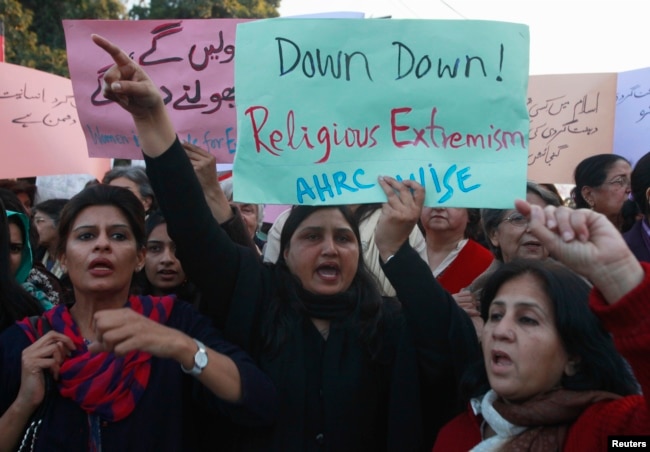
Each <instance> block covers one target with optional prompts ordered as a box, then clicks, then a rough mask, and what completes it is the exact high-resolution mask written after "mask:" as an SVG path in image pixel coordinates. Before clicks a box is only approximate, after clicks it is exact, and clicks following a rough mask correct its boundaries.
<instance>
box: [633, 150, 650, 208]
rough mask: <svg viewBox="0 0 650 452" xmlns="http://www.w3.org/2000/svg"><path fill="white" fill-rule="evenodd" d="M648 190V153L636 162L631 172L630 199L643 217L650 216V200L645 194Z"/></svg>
mask: <svg viewBox="0 0 650 452" xmlns="http://www.w3.org/2000/svg"><path fill="white" fill-rule="evenodd" d="M648 188H650V152H648V153H647V154H645V155H644V156H643V157H641V158H640V159H639V161H638V162H636V165H634V169H633V170H632V197H633V199H634V201H635V202H636V203H637V205H638V206H639V209H640V210H641V213H642V214H643V215H644V216H648V214H650V206H649V204H650V200H648V197H647V196H646V192H647V191H648Z"/></svg>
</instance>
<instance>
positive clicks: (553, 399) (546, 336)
mask: <svg viewBox="0 0 650 452" xmlns="http://www.w3.org/2000/svg"><path fill="white" fill-rule="evenodd" d="M517 209H518V210H519V212H520V213H521V214H523V215H525V216H526V217H527V219H528V222H529V223H528V226H527V227H528V228H529V229H530V232H531V233H532V234H533V235H535V236H536V237H537V239H538V240H539V241H540V242H541V243H542V244H543V245H544V246H545V247H546V248H547V249H548V251H549V252H550V253H551V255H553V256H554V257H555V258H556V259H557V260H558V261H560V262H562V264H564V265H561V264H558V263H557V262H552V261H550V260H544V261H542V260H531V259H527V260H526V259H522V260H513V261H512V262H509V263H506V264H504V265H503V266H502V267H500V268H499V269H498V270H497V271H495V272H494V274H493V275H491V277H490V279H489V280H488V281H487V283H486V285H485V288H484V290H483V296H482V298H481V303H482V306H481V308H482V317H483V319H484V320H485V327H484V329H483V334H482V341H481V346H482V348H483V359H482V360H481V361H480V362H477V365H476V368H475V369H474V371H473V372H468V373H467V375H466V378H465V380H464V383H465V384H464V386H465V389H466V395H467V396H468V398H469V399H470V400H469V403H468V409H467V411H466V412H465V413H464V414H461V415H459V416H458V417H456V418H455V419H453V420H452V421H451V422H449V423H448V424H447V425H446V426H445V427H443V429H442V430H441V431H440V434H439V435H438V438H437V442H436V444H435V446H434V449H433V450H434V452H438V451H441V452H442V451H444V452H448V451H467V450H472V451H496V450H499V451H515V450H529V451H551V450H552V451H559V450H567V451H583V450H589V451H592V450H593V451H596V450H598V451H604V450H610V449H611V444H612V439H613V438H612V437H613V436H617V435H621V436H622V437H619V438H618V439H619V440H621V441H626V440H627V441H629V440H630V439H632V438H631V437H633V436H637V435H649V434H650V412H649V409H648V407H649V404H648V401H649V395H650V365H648V359H647V357H648V352H649V351H650V322H649V321H648V319H649V318H650V305H648V294H649V293H650V265H649V264H647V263H639V262H638V261H637V259H636V258H635V257H634V255H633V254H632V252H631V251H630V250H629V249H628V247H627V246H626V244H625V242H624V241H623V238H622V237H621V234H620V232H619V231H618V230H617V229H616V227H615V226H614V224H613V223H611V222H610V221H609V220H608V219H607V217H605V216H604V215H602V214H599V213H597V212H594V211H592V210H587V209H578V210H573V209H569V208H566V207H554V206H547V207H545V208H544V210H542V208H541V207H539V206H534V205H530V204H528V203H526V202H524V201H518V204H517ZM567 267H568V268H567ZM569 269H574V270H575V271H576V272H579V273H581V274H582V275H583V276H584V277H585V278H586V279H587V280H588V281H590V282H591V283H592V284H593V286H594V288H593V289H591V292H590V288H589V286H588V284H587V283H586V282H585V281H584V280H583V278H581V277H580V276H578V275H577V274H576V273H573V272H572V271H571V270H569ZM590 308H591V310H590ZM612 338H613V339H612ZM617 350H618V351H617ZM624 359H626V360H627V363H626V362H625V360H624ZM628 364H629V365H628ZM630 367H631V368H632V370H633V371H634V373H635V376H636V379H637V381H638V385H640V387H641V391H639V387H638V385H637V381H635V380H634V378H633V377H632V374H631V373H630V372H629V368H630Z"/></svg>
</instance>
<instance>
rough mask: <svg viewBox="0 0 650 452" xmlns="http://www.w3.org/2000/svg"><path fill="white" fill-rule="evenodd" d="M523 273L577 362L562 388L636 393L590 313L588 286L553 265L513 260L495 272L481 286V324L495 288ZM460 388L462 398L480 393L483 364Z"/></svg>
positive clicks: (484, 379)
mask: <svg viewBox="0 0 650 452" xmlns="http://www.w3.org/2000/svg"><path fill="white" fill-rule="evenodd" d="M522 275H532V276H533V277H535V278H536V279H537V280H538V281H539V284H540V286H541V288H542V289H543V290H544V292H545V293H546V294H547V295H548V297H549V299H550V300H551V302H552V304H553V317H554V323H555V328H556V329H557V332H558V335H559V336H560V341H561V342H562V345H563V347H564V349H565V350H566V352H567V354H568V355H569V356H572V357H577V359H578V360H579V362H578V366H577V372H576V374H575V375H573V376H567V375H564V376H563V377H562V381H561V383H562V386H563V387H564V388H566V389H571V390H576V391H586V390H602V391H609V392H613V393H616V394H620V395H628V394H635V393H637V392H638V390H637V383H636V380H635V379H634V376H633V375H632V373H631V372H630V371H629V366H628V365H627V363H626V362H625V360H624V359H623V358H622V357H621V355H620V354H619V353H618V351H617V350H616V348H615V346H614V341H613V340H612V337H611V335H610V334H609V333H608V332H607V331H606V330H605V329H604V328H603V327H602V325H601V323H600V321H599V320H598V318H597V317H596V315H595V314H594V313H593V312H592V311H591V310H590V309H589V304H588V299H589V291H590V287H589V285H588V284H587V283H586V282H585V280H583V279H582V278H581V277H580V276H578V275H577V274H576V273H574V272H572V271H571V270H569V269H568V268H567V267H565V266H564V265H562V264H560V263H558V262H556V261H553V260H545V261H540V260H535V259H516V260H514V261H512V262H509V263H507V264H504V265H503V266H501V267H500V268H499V269H497V270H496V271H495V272H494V273H493V274H492V275H491V276H490V278H489V279H488V281H487V282H486V284H485V287H484V289H483V293H482V296H481V317H482V318H483V320H484V321H486V322H488V321H489V319H488V317H489V311H490V304H491V303H492V301H493V300H494V298H495V297H496V295H497V293H498V291H499V289H500V288H501V287H502V286H503V285H504V284H505V283H506V282H508V281H511V280H512V279H515V278H517V277H519V276H522ZM543 370H544V369H540V371H543ZM462 389H463V394H464V396H465V397H467V398H471V397H477V396H479V395H482V394H484V393H485V392H486V391H487V390H488V389H489V383H488V380H487V374H486V372H485V364H484V361H483V360H481V362H480V363H476V365H475V366H474V367H473V368H472V369H471V370H470V371H468V373H467V374H466V375H465V377H464V378H463V382H462Z"/></svg>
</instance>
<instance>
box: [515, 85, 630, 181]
mask: <svg viewBox="0 0 650 452" xmlns="http://www.w3.org/2000/svg"><path fill="white" fill-rule="evenodd" d="M616 78H617V74H616V73H603V74H566V75H564V74H562V75H535V76H531V77H530V79H529V81H528V102H527V105H528V114H529V116H530V136H529V149H528V178H529V179H530V180H533V181H536V182H541V183H561V184H572V183H574V180H573V171H574V169H575V167H576V165H577V164H578V163H580V162H581V161H582V160H583V159H585V158H586V157H589V156H591V155H595V154H607V153H611V152H612V149H613V142H614V115H615V112H616Z"/></svg>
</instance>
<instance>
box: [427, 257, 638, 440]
mask: <svg viewBox="0 0 650 452" xmlns="http://www.w3.org/2000/svg"><path fill="white" fill-rule="evenodd" d="M641 265H643V267H644V270H645V272H646V276H645V279H644V280H643V282H642V283H641V284H640V285H639V286H638V287H636V288H635V289H634V290H632V291H631V292H630V293H628V294H627V295H626V296H625V297H623V298H622V299H621V300H620V301H619V302H617V303H616V304H614V305H611V306H610V305H608V304H607V303H606V302H605V300H604V299H603V297H602V295H601V293H600V292H599V291H597V290H595V289H594V290H592V292H591V295H590V299H589V304H590V307H591V309H592V310H593V311H594V312H595V313H596V315H597V316H598V317H599V318H600V321H601V322H602V324H603V325H604V326H605V328H606V329H607V330H608V331H610V332H612V333H613V335H614V342H615V344H616V348H617V349H618V350H619V351H620V352H621V354H622V355H623V356H624V357H625V358H626V359H627V360H628V362H629V363H630V365H631V366H632V369H633V370H634V374H635V376H636V378H637V380H638V382H639V384H640V385H641V389H642V392H643V394H645V395H646V396H645V397H643V396H641V395H632V396H627V397H623V398H620V399H618V400H612V401H603V402H599V403H595V404H594V405H592V406H590V407H589V408H587V409H586V410H585V411H584V412H583V413H582V415H580V417H579V418H578V419H577V420H576V421H575V422H574V424H573V425H572V426H571V427H570V429H569V431H568V433H567V437H566V440H565V443H564V447H563V450H565V451H576V452H583V451H587V450H588V451H607V444H608V441H607V437H608V436H609V435H650V359H648V355H649V353H650V303H648V299H649V298H650V264H647V263H643V262H642V263H641ZM481 422H482V417H480V416H479V417H477V416H475V415H474V413H473V412H472V410H471V408H470V409H469V410H468V411H467V412H465V413H463V414H460V415H459V416H457V417H456V418H454V419H452V420H451V421H450V422H449V423H448V424H447V425H445V426H444V427H443V428H442V430H441V431H440V433H439V434H438V439H437V440H436V444H435V445H434V447H433V451H434V452H452V451H468V450H470V449H472V448H473V447H474V446H476V445H477V444H478V443H479V442H481V432H480V425H481Z"/></svg>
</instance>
